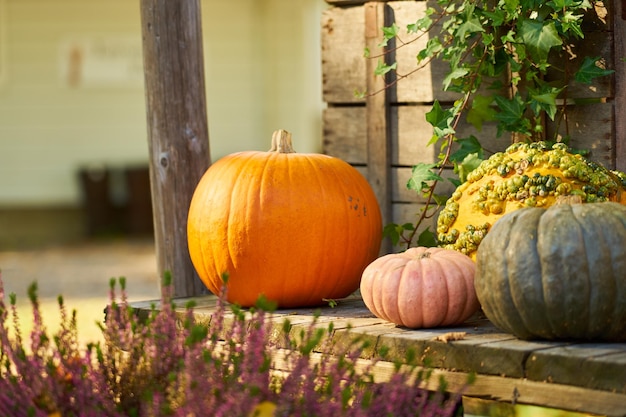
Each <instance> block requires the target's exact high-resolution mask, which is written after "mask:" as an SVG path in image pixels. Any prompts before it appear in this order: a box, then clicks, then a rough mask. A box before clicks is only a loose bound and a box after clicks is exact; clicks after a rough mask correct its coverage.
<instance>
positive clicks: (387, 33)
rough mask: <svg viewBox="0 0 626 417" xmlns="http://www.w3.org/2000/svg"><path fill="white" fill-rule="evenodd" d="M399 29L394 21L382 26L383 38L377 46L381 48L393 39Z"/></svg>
mask: <svg viewBox="0 0 626 417" xmlns="http://www.w3.org/2000/svg"><path fill="white" fill-rule="evenodd" d="M399 29H400V28H399V27H398V25H396V24H395V23H394V24H392V25H391V26H385V27H383V29H382V31H383V40H382V41H381V42H380V43H379V44H378V46H379V47H381V48H383V47H385V46H387V44H388V43H389V41H390V40H391V39H394V38H395V37H396V36H398V31H399Z"/></svg>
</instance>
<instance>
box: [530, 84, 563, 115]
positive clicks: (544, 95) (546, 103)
mask: <svg viewBox="0 0 626 417" xmlns="http://www.w3.org/2000/svg"><path fill="white" fill-rule="evenodd" d="M561 91H563V87H562V88H556V87H550V86H544V88H542V89H541V90H539V91H538V90H534V89H532V88H529V89H528V92H529V100H530V102H529V105H530V108H531V109H532V110H533V112H535V114H536V115H538V114H539V113H540V112H541V111H544V112H546V114H547V115H548V116H549V117H550V120H554V115H555V114H556V111H557V107H556V99H557V97H558V96H559V94H560V93H561Z"/></svg>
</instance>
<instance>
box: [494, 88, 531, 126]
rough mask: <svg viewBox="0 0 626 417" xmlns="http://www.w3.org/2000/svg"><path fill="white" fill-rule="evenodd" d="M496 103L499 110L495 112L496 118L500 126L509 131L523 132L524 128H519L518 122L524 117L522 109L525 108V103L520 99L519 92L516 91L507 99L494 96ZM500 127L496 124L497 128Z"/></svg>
mask: <svg viewBox="0 0 626 417" xmlns="http://www.w3.org/2000/svg"><path fill="white" fill-rule="evenodd" d="M494 99H495V101H496V104H497V105H498V107H499V108H500V112H498V113H497V114H496V116H495V117H496V120H498V121H499V122H500V124H501V125H502V127H504V128H505V129H506V130H508V131H511V132H521V133H525V132H526V131H525V130H520V129H521V126H519V125H520V122H521V121H522V120H526V119H524V111H525V110H526V103H525V102H524V100H523V99H522V96H520V95H519V93H516V94H515V95H514V96H513V97H512V98H510V99H508V98H506V97H502V96H494ZM500 128H501V127H500V126H498V129H500Z"/></svg>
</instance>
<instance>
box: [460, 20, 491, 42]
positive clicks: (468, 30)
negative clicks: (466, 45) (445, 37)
mask: <svg viewBox="0 0 626 417" xmlns="http://www.w3.org/2000/svg"><path fill="white" fill-rule="evenodd" d="M484 31H485V30H484V29H483V26H482V25H481V24H480V20H478V18H477V17H476V16H474V15H472V16H471V17H470V18H469V19H467V20H466V21H465V22H463V23H462V24H461V25H460V26H459V28H458V29H457V34H456V36H457V37H458V38H460V39H465V37H466V36H467V34H473V33H477V32H484Z"/></svg>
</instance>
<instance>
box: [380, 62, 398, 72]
mask: <svg viewBox="0 0 626 417" xmlns="http://www.w3.org/2000/svg"><path fill="white" fill-rule="evenodd" d="M397 66H398V63H397V62H394V63H393V64H391V65H387V64H385V63H384V62H383V61H378V65H377V66H376V69H375V70H374V75H385V74H387V73H388V72H389V71H391V70H395V69H396V67H397Z"/></svg>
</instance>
